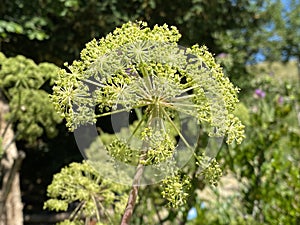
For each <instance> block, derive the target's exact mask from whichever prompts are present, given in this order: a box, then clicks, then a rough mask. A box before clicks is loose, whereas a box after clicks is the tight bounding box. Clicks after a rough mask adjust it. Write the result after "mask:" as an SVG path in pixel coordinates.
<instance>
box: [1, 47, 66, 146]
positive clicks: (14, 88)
mask: <svg viewBox="0 0 300 225" xmlns="http://www.w3.org/2000/svg"><path fill="white" fill-rule="evenodd" d="M0 58H1V61H0V66H1V67H0V88H1V91H2V92H3V94H4V95H5V97H6V98H7V100H8V101H9V107H10V112H9V113H8V114H7V115H6V119H7V121H8V123H9V124H11V123H12V124H13V125H14V127H15V131H16V133H15V139H17V140H20V139H22V140H26V141H27V142H28V143H29V144H34V143H35V142H36V140H37V138H38V137H40V136H42V134H43V133H45V134H46V135H47V136H48V137H54V136H56V135H57V130H56V125H57V124H58V123H60V122H61V121H62V119H61V118H60V117H59V115H58V114H57V113H56V112H55V111H54V107H53V105H52V104H51V102H50V100H49V98H48V93H47V92H46V90H43V88H46V87H47V85H48V88H49V85H51V84H52V83H53V80H54V79H55V77H56V74H57V71H58V68H57V67H56V66H55V65H53V64H51V63H41V64H39V65H36V64H35V63H34V62H33V61H32V60H30V59H27V58H25V57H24V56H16V57H11V58H6V57H5V56H4V55H3V54H2V53H0Z"/></svg>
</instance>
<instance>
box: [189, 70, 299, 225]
mask: <svg viewBox="0 0 300 225" xmlns="http://www.w3.org/2000/svg"><path fill="white" fill-rule="evenodd" d="M252 87H253V94H252V96H251V95H249V96H247V97H245V98H244V99H242V102H243V103H241V105H240V107H237V111H236V113H237V115H241V116H240V118H241V119H242V121H243V122H244V123H245V124H246V139H245V140H244V142H243V143H242V144H241V145H240V146H236V147H230V146H229V147H228V148H225V149H223V152H221V154H220V156H219V157H220V158H222V159H223V160H224V162H223V165H224V167H225V168H227V169H228V170H230V171H232V172H233V173H234V176H235V179H236V180H237V181H238V182H239V191H238V192H235V193H232V195H231V197H223V198H221V197H220V195H221V194H222V189H219V190H215V191H216V193H215V195H216V196H217V199H218V200H215V201H214V200H211V201H209V202H208V203H207V207H206V208H205V209H198V217H197V218H196V219H194V220H193V221H191V222H190V223H189V224H197V225H200V224H213V225H221V224H245V225H246V224H247V225H250V224H251V225H252V224H259V225H265V224H270V225H271V224H291V225H292V224H298V223H299V221H300V207H299V200H300V182H299V178H300V170H299V161H300V154H299V146H300V128H299V126H300V121H298V120H297V114H298V113H299V112H298V111H296V110H295V109H297V107H298V104H299V97H300V96H299V94H300V93H299V88H298V85H297V82H296V83H295V82H294V83H291V82H283V83H281V84H280V83H278V82H277V81H276V79H275V78H274V77H272V76H270V75H267V76H257V78H256V79H254V80H253V81H252ZM254 90H255V91H254ZM258 90H259V91H258ZM262 92H263V93H265V94H263V95H262V94H261V93H262ZM218 196H219V197H218ZM212 199H213V197H212Z"/></svg>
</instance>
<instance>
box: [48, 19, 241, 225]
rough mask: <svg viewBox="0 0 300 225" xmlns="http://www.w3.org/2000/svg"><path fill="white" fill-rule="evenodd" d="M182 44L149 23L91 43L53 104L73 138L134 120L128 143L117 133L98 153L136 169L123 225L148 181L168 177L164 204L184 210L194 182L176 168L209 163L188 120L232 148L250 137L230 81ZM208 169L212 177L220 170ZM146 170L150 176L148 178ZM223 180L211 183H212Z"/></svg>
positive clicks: (62, 80) (203, 54) (199, 50)
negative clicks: (123, 117)
mask: <svg viewBox="0 0 300 225" xmlns="http://www.w3.org/2000/svg"><path fill="white" fill-rule="evenodd" d="M180 36H181V35H180V34H179V32H178V30H177V29H176V28H175V27H171V28H169V27H168V26H167V25H163V26H157V25H156V26H154V28H153V29H152V30H151V29H150V28H148V27H147V24H146V23H143V22H140V23H132V22H129V23H127V24H124V25H123V26H122V27H121V28H117V29H116V30H115V31H113V32H112V33H110V34H108V35H107V36H106V37H105V38H102V39H100V40H99V41H96V40H92V41H91V42H89V43H88V44H87V45H86V48H85V49H84V50H83V51H82V52H81V59H80V60H78V61H74V62H73V63H72V65H66V66H67V69H62V70H60V72H59V75H58V79H57V80H56V82H55V86H54V88H53V94H52V95H51V99H52V101H53V103H54V105H55V107H56V110H57V111H58V112H59V113H60V114H61V115H62V116H63V117H64V118H66V120H67V126H68V127H69V128H70V130H71V131H73V130H75V129H78V128H80V127H81V126H83V125H86V124H95V123H96V122H97V119H98V118H101V117H105V116H113V115H117V114H121V113H131V112H133V113H135V115H136V118H137V119H136V122H135V123H133V125H131V126H133V127H134V128H133V131H132V132H131V133H129V135H127V137H125V138H123V137H120V136H119V134H118V132H115V137H114V138H113V139H112V141H111V143H107V144H106V145H101V146H99V149H98V151H99V152H101V151H104V153H105V154H108V155H109V156H110V158H111V159H112V161H113V162H112V163H111V164H110V165H114V166H115V167H118V166H120V165H121V164H122V163H125V164H126V163H131V164H133V165H130V166H131V167H130V168H132V166H133V168H134V170H135V171H136V172H135V173H134V174H133V177H132V189H131V191H130V194H129V198H128V202H127V206H126V209H125V212H124V214H123V217H122V222H121V223H122V224H127V223H129V220H130V218H131V216H132V213H133V209H134V206H135V203H136V198H137V195H138V190H139V185H140V184H142V183H143V182H144V180H143V179H145V180H147V179H148V182H149V180H150V183H151V182H155V180H154V181H151V179H153V178H155V177H156V176H160V175H161V174H162V175H163V176H162V177H161V178H160V179H159V180H163V187H164V188H163V191H162V195H163V197H166V198H167V199H168V200H170V204H171V205H173V206H179V205H182V204H184V203H185V202H186V200H185V199H186V197H187V195H186V194H185V189H188V187H189V182H190V181H189V178H188V176H182V174H181V173H180V167H182V166H183V165H181V166H178V165H177V164H180V163H182V164H184V163H187V161H188V160H189V159H190V157H191V156H192V155H194V156H195V157H196V158H197V159H198V160H199V161H200V162H201V160H202V159H203V156H202V155H197V153H194V148H196V147H197V146H195V144H197V138H198V136H197V135H196V136H192V137H193V138H194V137H195V138H194V139H195V140H189V139H188V138H187V137H188V135H189V134H187V133H185V131H184V130H183V129H182V126H183V122H182V120H183V121H187V122H189V120H191V121H192V124H193V126H194V127H197V126H199V125H201V126H202V127H203V129H204V130H205V131H206V132H207V133H208V134H209V135H210V136H221V137H222V136H224V135H227V143H233V142H234V141H236V142H237V143H240V142H241V141H242V139H243V137H244V136H243V129H244V126H243V125H242V124H241V122H240V121H239V119H238V118H237V117H235V116H234V115H233V114H232V112H233V110H234V108H235V104H236V103H237V101H238V99H237V91H238V89H237V88H235V87H234V86H233V85H232V84H231V83H230V81H229V79H228V78H226V77H224V75H223V73H222V68H221V67H220V66H219V65H218V64H216V63H215V61H214V58H213V56H212V55H211V54H210V53H209V52H208V51H207V48H206V47H199V46H198V45H194V46H193V47H191V48H186V49H184V48H181V47H179V46H178V45H177V42H178V40H179V38H180ZM187 122H185V123H187ZM197 124H198V125H197ZM186 132H188V131H186ZM196 133H197V132H196ZM100 136H101V135H100ZM178 140H179V141H178ZM178 146H179V147H178ZM98 154H103V153H98ZM105 154H104V155H105ZM93 157H94V158H97V160H100V159H101V157H97V155H92V156H91V157H90V158H89V160H91V161H92V162H93V163H95V164H97V163H98V164H99V165H100V164H101V165H102V166H104V165H107V164H105V163H106V162H105V160H106V159H107V158H104V159H105V160H104V161H101V163H100V162H97V161H95V160H94V159H93ZM118 161H121V163H119V164H118V163H117V162H118ZM103 163H104V164H103ZM200 164H201V163H200ZM207 166H208V167H209V166H212V170H213V171H214V169H213V168H214V167H215V164H214V163H208V164H207ZM112 168H113V167H112ZM148 168H152V170H151V173H150V174H149V173H148V174H147V173H146V172H145V171H146V170H147V169H148ZM201 169H204V171H207V172H208V173H210V174H214V173H213V171H209V170H205V169H206V168H201ZM216 174H219V172H217V173H216ZM149 175H150V176H151V177H152V178H150V177H149ZM142 177H143V179H142ZM218 177H219V176H218V175H216V176H215V177H210V179H211V180H210V182H212V183H214V182H215V179H218ZM206 179H208V178H207V177H206ZM182 183H183V184H186V185H182ZM143 184H144V183H143ZM172 195H173V196H174V195H176V198H174V197H172Z"/></svg>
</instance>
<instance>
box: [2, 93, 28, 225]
mask: <svg viewBox="0 0 300 225" xmlns="http://www.w3.org/2000/svg"><path fill="white" fill-rule="evenodd" d="M8 111H9V106H8V104H7V102H6V101H5V100H4V98H3V96H2V95H1V91H0V134H1V137H2V149H3V150H4V152H3V156H2V159H1V162H0V166H1V167H0V173H1V174H0V176H1V187H0V188H1V189H0V225H23V204H22V199H21V190H20V178H19V172H18V170H19V168H20V165H21V161H22V159H23V158H24V157H25V154H24V153H22V152H21V153H19V152H18V150H17V147H16V144H15V142H14V132H13V130H12V128H11V126H10V125H9V124H8V123H7V122H6V121H5V119H4V115H5V114H6V113H7V112H8Z"/></svg>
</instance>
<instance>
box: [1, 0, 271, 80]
mask: <svg viewBox="0 0 300 225" xmlns="http://www.w3.org/2000/svg"><path fill="white" fill-rule="evenodd" d="M265 3H266V1H262V0H258V1H254V2H253V1H250V0H240V1H231V0H222V1H220V0H210V1H208V0H188V1H180V0H175V1H162V0H130V1H123V0H113V1H111V0H103V1H96V0H90V1H82V0H60V1H51V0H43V1H33V2H30V1H28V0H18V1H17V2H11V1H9V0H4V1H3V3H2V8H0V18H2V20H1V23H0V34H2V37H1V38H0V42H2V51H3V52H5V53H6V52H7V53H9V54H20V53H22V54H25V56H27V57H29V58H32V59H34V60H36V61H38V62H40V61H49V62H54V63H56V64H57V65H62V64H63V62H64V61H72V60H73V59H74V58H75V57H76V58H77V57H78V55H79V52H80V50H81V49H82V48H83V47H84V44H85V43H87V42H88V41H90V40H91V39H92V38H95V37H96V38H97V37H98V38H99V37H102V36H104V35H106V34H107V33H108V32H110V31H111V30H113V29H114V28H115V27H116V26H120V25H121V24H123V23H125V22H128V21H129V20H131V21H136V20H143V21H146V22H148V23H149V25H150V26H154V25H155V24H158V25H162V24H164V23H167V24H170V25H174V26H176V27H177V28H178V29H179V31H180V33H182V34H183V37H184V38H183V39H182V40H181V42H180V44H182V45H184V46H190V45H193V44H195V43H199V44H200V45H203V44H205V45H206V46H208V48H209V50H210V51H211V52H213V53H214V54H216V55H219V54H221V53H225V54H226V55H227V56H228V58H229V59H230V62H231V63H230V64H231V65H230V66H228V65H227V70H228V73H227V74H228V75H230V76H231V77H234V78H235V80H237V79H238V78H239V77H240V76H241V74H246V70H245V69H244V65H245V62H247V61H248V60H249V59H251V58H253V56H254V54H255V53H256V52H258V51H259V48H260V47H261V46H262V45H260V43H263V41H264V37H260V38H259V40H258V39H253V35H254V34H256V33H258V32H261V31H262V28H263V26H265V25H266V23H267V22H268V21H269V20H270V17H269V16H270V15H269V14H270V12H269V8H266V7H264V6H265ZM271 13H272V12H271ZM32 48H34V49H35V51H31V49H32ZM227 61H228V60H227ZM243 79H245V76H243ZM235 80H234V81H235Z"/></svg>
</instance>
